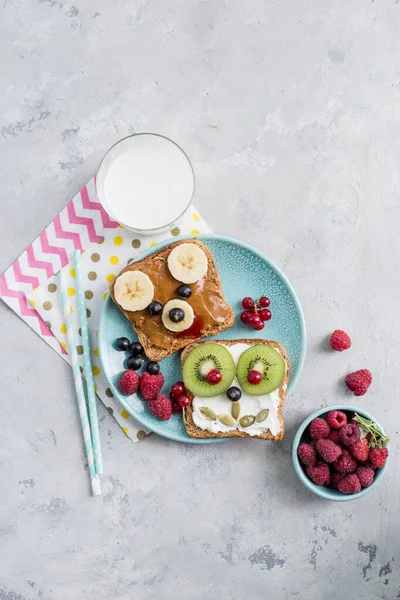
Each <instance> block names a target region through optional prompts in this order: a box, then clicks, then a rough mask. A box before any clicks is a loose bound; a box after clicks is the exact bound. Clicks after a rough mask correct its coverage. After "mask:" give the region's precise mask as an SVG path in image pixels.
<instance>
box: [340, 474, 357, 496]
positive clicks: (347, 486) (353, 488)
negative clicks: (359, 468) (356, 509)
mask: <svg viewBox="0 0 400 600" xmlns="http://www.w3.org/2000/svg"><path fill="white" fill-rule="evenodd" d="M338 490H339V491H340V492H342V493H343V494H357V493H358V492H359V491H360V490H361V483H360V480H359V479H358V477H357V475H354V474H353V475H347V476H346V477H343V479H342V480H341V481H339V484H338Z"/></svg>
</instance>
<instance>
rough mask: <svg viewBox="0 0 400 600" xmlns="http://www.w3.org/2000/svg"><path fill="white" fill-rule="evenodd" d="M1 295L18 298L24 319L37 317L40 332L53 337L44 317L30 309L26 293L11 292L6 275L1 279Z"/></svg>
mask: <svg viewBox="0 0 400 600" xmlns="http://www.w3.org/2000/svg"><path fill="white" fill-rule="evenodd" d="M0 293H1V295H2V296H8V297H9V298H16V299H17V300H18V303H19V309H20V312H21V315H22V316H23V317H36V318H37V320H38V321H39V325H40V332H41V334H42V335H46V336H48V335H50V336H52V335H53V334H52V333H51V331H50V329H49V328H48V327H47V325H46V323H45V322H44V321H43V319H42V317H41V316H40V315H39V314H38V313H37V312H36V310H34V309H33V308H30V307H29V305H28V302H27V300H26V297H25V294H24V292H18V291H16V290H10V288H9V287H8V286H7V281H6V278H5V275H4V274H3V275H2V276H1V277H0Z"/></svg>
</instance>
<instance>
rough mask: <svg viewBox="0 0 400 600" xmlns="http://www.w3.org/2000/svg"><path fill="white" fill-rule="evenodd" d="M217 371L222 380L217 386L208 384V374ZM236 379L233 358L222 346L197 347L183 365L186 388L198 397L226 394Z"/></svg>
mask: <svg viewBox="0 0 400 600" xmlns="http://www.w3.org/2000/svg"><path fill="white" fill-rule="evenodd" d="M213 369H217V370H218V371H219V372H220V373H221V375H222V379H221V381H220V382H219V383H217V384H216V385H211V384H209V383H207V374H208V373H209V372H210V371H212V370H213ZM234 377H235V363H234V361H233V358H232V356H231V355H230V353H229V352H228V350H227V349H226V348H224V346H221V345H220V344H213V343H209V344H201V345H200V346H196V348H194V349H193V350H192V351H191V353H190V354H189V356H188V357H187V359H186V360H185V363H184V365H183V381H184V384H185V387H186V388H187V389H188V390H190V391H191V392H192V394H195V395H196V396H203V397H205V398H211V396H218V395H219V394H224V393H225V392H226V390H227V389H228V388H229V387H230V385H231V383H232V381H233V378H234Z"/></svg>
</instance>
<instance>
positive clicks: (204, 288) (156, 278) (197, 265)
mask: <svg viewBox="0 0 400 600" xmlns="http://www.w3.org/2000/svg"><path fill="white" fill-rule="evenodd" d="M110 295H111V298H112V300H113V301H114V302H115V304H116V305H117V306H118V307H119V309H120V310H121V311H122V313H123V314H124V315H125V317H126V318H127V319H128V320H129V321H130V322H131V323H132V326H133V328H134V330H135V332H136V334H137V336H138V338H139V342H140V343H141V344H142V346H143V348H144V351H145V354H146V356H147V357H148V359H149V360H153V361H159V360H161V359H163V358H165V357H167V356H170V355H171V354H173V353H174V352H176V351H178V350H181V349H182V348H185V347H186V346H187V345H188V344H191V343H193V342H194V341H196V340H199V339H201V338H203V337H206V336H210V335H215V334H217V333H219V332H221V331H224V330H225V329H228V328H229V327H231V326H232V325H233V323H234V315H233V312H232V310H231V308H230V307H229V305H228V303H227V302H226V300H225V297H224V293H223V290H222V286H221V282H220V279H219V275H218V271H217V267H216V265H215V262H214V259H213V256H212V254H211V253H210V251H209V250H208V248H207V247H206V246H204V245H203V244H202V243H201V242H200V241H199V240H198V239H196V238H194V239H190V240H182V241H178V242H175V243H173V244H170V245H169V246H166V247H165V248H162V249H161V250H158V251H156V252H154V254H151V255H150V256H148V257H147V258H144V259H143V260H140V261H138V262H134V263H132V264H130V265H129V266H127V267H125V269H123V270H122V271H121V273H120V274H119V275H117V276H116V277H115V278H114V279H113V280H112V281H111V283H110Z"/></svg>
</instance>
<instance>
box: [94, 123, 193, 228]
mask: <svg viewBox="0 0 400 600" xmlns="http://www.w3.org/2000/svg"><path fill="white" fill-rule="evenodd" d="M193 189H194V174H193V169H192V166H191V164H190V162H189V159H188V158H187V156H186V154H185V153H184V152H183V151H182V150H181V149H180V148H179V146H177V145H176V144H175V143H174V142H172V141H171V140H168V139H167V138H164V137H162V136H158V135H154V134H140V135H134V136H131V137H129V138H125V139H124V140H121V142H119V143H118V144H116V145H115V146H114V147H113V148H111V150H110V151H109V153H108V154H107V155H106V157H105V158H104V160H103V162H102V164H101V166H100V169H99V173H98V176H97V191H98V194H99V198H100V200H101V202H102V203H103V205H104V208H105V209H106V210H107V212H109V214H110V215H111V216H112V217H113V218H114V219H115V220H116V221H118V222H120V223H121V224H122V225H126V226H127V227H129V228H132V229H134V230H137V231H141V230H144V231H145V230H147V231H149V232H150V231H151V230H154V229H160V228H163V227H166V226H168V225H169V224H171V223H173V221H174V220H175V219H177V218H178V217H179V216H180V215H181V214H182V213H183V212H185V210H186V209H187V207H188V206H189V204H190V201H191V199H192V195H193Z"/></svg>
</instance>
